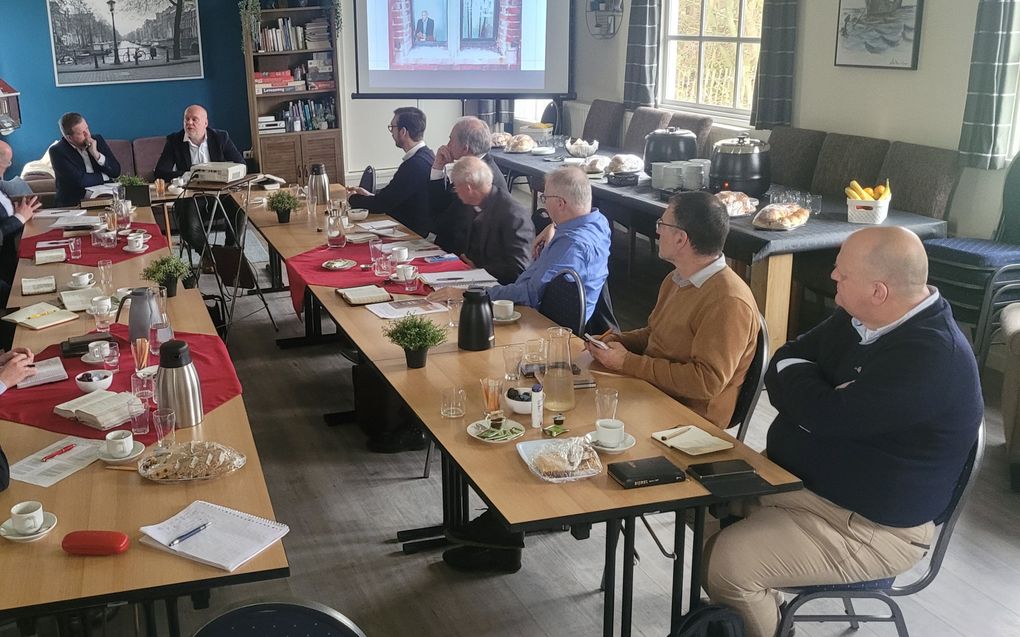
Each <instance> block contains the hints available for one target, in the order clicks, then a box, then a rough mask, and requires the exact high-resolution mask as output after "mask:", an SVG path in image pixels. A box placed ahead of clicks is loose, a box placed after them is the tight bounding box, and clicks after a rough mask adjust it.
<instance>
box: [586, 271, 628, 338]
mask: <svg viewBox="0 0 1020 637" xmlns="http://www.w3.org/2000/svg"><path fill="white" fill-rule="evenodd" d="M584 329H585V332H587V333H588V334H594V335H596V336H597V335H599V334H605V333H606V332H610V331H611V332H619V331H620V322H619V321H617V320H616V314H615V313H614V312H613V300H612V299H611V298H610V296H609V279H608V278H606V282H605V283H604V284H603V285H602V290H601V291H600V292H599V298H598V300H597V301H595V310H594V311H593V312H592V314H591V318H590V319H588V324H587V325H585V326H584Z"/></svg>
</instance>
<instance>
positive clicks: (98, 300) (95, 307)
mask: <svg viewBox="0 0 1020 637" xmlns="http://www.w3.org/2000/svg"><path fill="white" fill-rule="evenodd" d="M112 309H113V301H112V300H110V297H108V296H94V297H92V311H93V312H95V313H96V314H106V313H107V312H109V311H110V310H112Z"/></svg>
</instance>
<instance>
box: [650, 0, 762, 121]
mask: <svg viewBox="0 0 1020 637" xmlns="http://www.w3.org/2000/svg"><path fill="white" fill-rule="evenodd" d="M682 1H683V0H666V2H663V3H662V14H661V15H660V24H661V25H662V33H661V35H660V38H659V49H660V50H659V73H658V76H659V78H658V87H657V88H658V98H659V104H660V105H662V106H666V107H670V108H674V109H677V110H682V111H685V112H689V113H697V114H701V115H709V116H711V117H712V118H713V119H714V120H715V121H717V122H719V123H723V124H734V125H738V126H747V125H749V124H750V122H751V110H750V109H742V108H737V107H735V106H732V107H731V106H718V105H714V104H704V103H702V102H700V101H698V102H686V101H682V100H676V99H669V98H667V97H666V86H667V83H668V82H669V78H670V77H672V76H674V75H675V67H671V66H670V65H669V57H670V50H671V49H672V48H675V46H676V43H677V42H696V43H697V44H698V47H699V50H698V77H697V91H698V99H699V100H701V99H702V76H703V72H704V65H705V56H704V44H706V43H711V42H720V43H731V44H735V45H736V69H735V72H734V76H733V95H734V102H735V103H736V102H739V98H740V79H741V77H742V72H743V67H744V60H743V56H742V55H741V45H743V44H757V45H758V56H759V57H758V59H759V60H761V35H760V34H759V35H758V36H757V37H748V36H744V35H741V34H742V33H743V32H744V24H745V21H746V12H747V11H746V10H747V2H748V0H739V1H740V5H739V17H738V19H737V35H733V36H729V35H705V34H704V33H705V20H706V19H707V11H706V5H707V4H708V2H709V1H710V0H700V2H701V25H700V33H699V34H698V35H681V34H671V33H670V30H671V29H672V27H673V25H672V24H670V23H669V22H668V19H669V17H670V15H671V14H672V11H671V9H672V8H673V7H674V6H675V5H677V4H678V3H680V2H682ZM751 100H752V101H753V100H754V95H753V92H752V95H751Z"/></svg>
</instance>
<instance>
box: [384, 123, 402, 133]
mask: <svg viewBox="0 0 1020 637" xmlns="http://www.w3.org/2000/svg"><path fill="white" fill-rule="evenodd" d="M395 128H397V129H399V128H403V126H397V125H395V124H387V125H386V130H388V131H389V132H391V133H392V132H393V129H395Z"/></svg>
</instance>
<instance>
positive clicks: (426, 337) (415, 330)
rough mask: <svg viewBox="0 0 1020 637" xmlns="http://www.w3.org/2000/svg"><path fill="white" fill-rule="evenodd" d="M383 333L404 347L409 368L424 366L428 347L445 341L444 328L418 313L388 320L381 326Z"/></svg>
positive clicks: (395, 343)
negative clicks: (388, 321)
mask: <svg viewBox="0 0 1020 637" xmlns="http://www.w3.org/2000/svg"><path fill="white" fill-rule="evenodd" d="M383 335H385V336H386V338H388V339H390V342H392V343H393V344H394V345H399V346H400V347H402V348H404V356H405V357H406V358H407V366H408V368H410V369H418V368H421V367H425V360H426V359H427V358H428V354H429V348H430V347H435V346H436V345H440V344H442V343H445V342H446V330H444V329H443V328H441V327H439V326H438V325H436V324H435V323H433V322H432V321H430V320H429V319H427V318H425V317H423V316H421V315H418V314H409V315H407V316H405V317H404V318H401V319H397V320H395V321H392V322H390V323H389V324H388V325H386V326H385V327H384V328H383Z"/></svg>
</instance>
